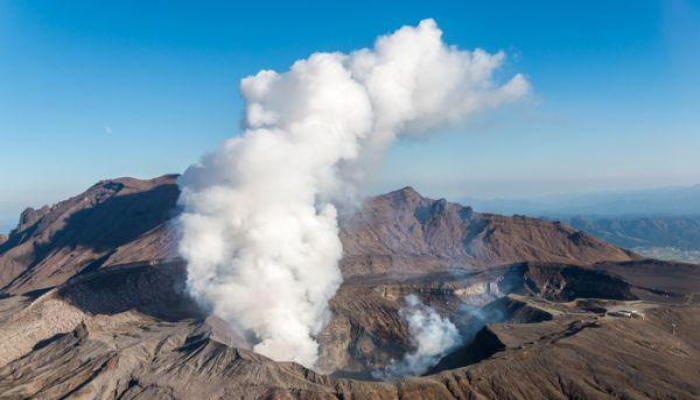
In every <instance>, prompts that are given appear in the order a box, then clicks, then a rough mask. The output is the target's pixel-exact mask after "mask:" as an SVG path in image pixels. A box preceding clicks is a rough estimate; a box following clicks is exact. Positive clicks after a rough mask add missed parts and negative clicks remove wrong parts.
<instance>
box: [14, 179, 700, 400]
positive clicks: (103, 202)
mask: <svg viewBox="0 0 700 400" xmlns="http://www.w3.org/2000/svg"><path fill="white" fill-rule="evenodd" d="M176 180H177V176H175V175H165V176H162V177H159V178H155V179H152V180H139V179H133V178H120V179H112V180H105V181H101V182H99V183H97V184H96V185H94V186H92V187H91V188H89V189H88V190H87V191H85V192H84V193H82V194H80V195H77V196H75V197H72V198H70V199H67V200H65V201H62V202H59V203H57V204H55V205H53V206H50V207H49V206H46V207H43V208H40V209H38V210H36V209H31V208H30V209H27V210H25V211H24V212H23V213H22V215H21V216H20V220H19V224H18V225H17V227H16V228H15V229H14V230H13V231H12V232H11V233H10V234H9V235H8V236H7V237H5V238H2V239H1V240H0V287H1V289H0V290H1V293H0V297H1V298H0V339H1V340H0V398H17V399H22V398H47V399H59V398H99V399H137V398H138V399H154V398H159V399H160V398H165V399H190V398H207V399H209V398H211V399H229V398H231V399H259V398H269V399H278V398H279V399H288V398H295V399H297V398H298V399H326V398H327V399H351V398H352V399H399V398H401V399H421V398H425V399H434V398H445V399H482V398H513V399H535V398H640V399H642V398H679V399H685V398H687V399H691V398H698V397H699V396H700V345H698V343H700V332H698V330H697V329H695V327H697V326H698V324H700V295H699V294H698V293H699V292H698V288H700V266H698V265H694V264H686V263H675V262H663V261H658V260H653V259H647V258H644V257H642V256H639V255H637V254H635V253H633V252H631V251H628V250H625V249H623V248H620V247H617V246H614V245H611V244H608V243H606V242H604V241H601V240H599V239H597V238H595V237H593V236H591V235H589V234H586V233H584V232H581V231H577V230H575V229H573V228H571V227H569V226H568V225H566V224H563V223H559V222H550V221H543V220H539V219H534V218H528V217H524V216H513V217H506V216H500V215H494V214H484V213H479V212H477V211H475V210H473V209H472V208H470V207H466V206H462V205H459V204H456V203H451V202H448V201H446V200H444V199H440V200H432V199H428V198H425V197H423V196H421V195H420V194H419V193H418V192H416V191H415V190H414V189H412V188H410V187H407V188H403V189H401V190H397V191H395V192H391V193H388V194H384V195H380V196H377V197H374V198H371V199H368V200H367V201H366V202H365V203H364V205H363V206H362V207H361V208H360V209H359V210H358V211H357V212H354V213H352V214H348V215H343V216H342V217H341V218H340V239H341V241H342V244H343V251H344V253H343V259H342V261H341V263H340V268H341V272H342V274H343V278H344V283H343V284H342V286H341V287H340V289H339V290H338V292H337V293H336V295H335V297H334V298H333V299H332V300H331V302H330V309H331V312H332V316H331V317H330V321H329V322H328V324H327V325H326V327H325V329H324V330H323V331H322V333H321V334H320V335H319V336H318V337H317V341H318V342H319V344H320V357H319V362H318V365H317V366H316V367H315V368H314V370H311V369H308V368H305V367H303V366H301V365H299V364H296V363H292V362H276V361H273V360H271V359H269V358H267V357H265V356H262V355H259V354H257V353H255V352H253V351H252V350H251V349H250V346H249V345H247V343H246V338H243V337H240V335H237V334H236V333H235V332H232V331H231V330H230V329H229V327H228V326H227V324H226V323H225V322H223V321H222V320H219V319H218V318H216V317H215V316H213V315H210V314H209V313H208V312H207V310H205V309H202V308H201V307H200V306H199V305H198V304H197V303H196V302H194V301H193V300H192V299H191V298H190V297H189V295H188V293H187V287H186V277H187V270H186V265H185V262H184V261H183V260H182V259H181V258H180V257H179V256H178V252H177V241H178V235H177V229H176V228H175V224H174V221H175V219H176V217H177V216H178V215H179V213H180V210H179V209H178V196H179V189H178V185H177V183H176ZM409 295H415V296H418V297H419V298H420V299H421V301H422V302H423V303H424V304H426V305H428V306H429V307H432V308H433V309H434V310H436V312H437V313H439V314H440V315H441V316H444V317H445V318H449V319H450V320H451V321H453V322H454V324H455V325H456V328H457V329H458V330H459V332H460V335H461V336H462V338H463V341H462V343H461V345H460V346H458V347H457V348H454V349H451V350H450V353H449V354H446V355H445V356H444V357H442V358H441V359H440V360H439V362H437V363H436V364H435V365H433V366H432V367H431V368H430V370H429V371H428V372H427V373H426V374H425V375H423V376H412V377H403V378H395V379H390V380H386V381H379V380H378V378H377V373H376V372H377V371H382V370H384V369H386V368H387V367H388V366H390V365H391V363H392V362H393V361H394V360H397V359H400V358H401V357H403V356H404V355H405V354H407V353H408V352H411V351H412V350H414V349H415V345H416V344H415V343H414V341H413V340H412V338H411V335H410V330H409V327H408V326H407V323H406V321H405V319H404V318H402V317H401V310H402V307H403V306H404V299H405V298H406V297H407V296H409Z"/></svg>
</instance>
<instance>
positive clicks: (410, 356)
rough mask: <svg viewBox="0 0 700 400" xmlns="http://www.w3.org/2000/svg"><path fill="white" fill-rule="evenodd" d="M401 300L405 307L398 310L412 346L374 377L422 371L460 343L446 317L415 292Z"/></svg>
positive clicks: (458, 334) (433, 364) (456, 333)
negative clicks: (404, 302)
mask: <svg viewBox="0 0 700 400" xmlns="http://www.w3.org/2000/svg"><path fill="white" fill-rule="evenodd" d="M405 301H406V306H407V308H406V309H403V310H401V311H400V312H399V313H400V315H401V317H402V318H403V319H404V320H405V321H406V323H407V324H408V332H409V333H410V334H411V340H412V341H413V344H414V345H415V346H416V349H415V350H414V351H413V352H411V353H407V354H406V355H405V356H404V358H403V359H402V360H401V361H398V362H394V363H392V364H390V365H389V366H388V367H387V368H386V369H384V371H377V372H375V373H374V374H373V375H374V377H375V378H379V379H383V378H393V377H401V376H406V375H413V376H416V375H422V374H424V373H426V372H427V371H428V370H429V369H430V368H431V367H433V366H435V365H436V364H437V363H438V362H439V361H440V360H441V359H442V357H444V356H445V355H447V354H448V353H449V352H450V351H451V350H454V349H455V348H456V347H457V346H459V345H460V344H461V343H462V337H461V335H460V333H459V331H458V330H457V327H455V325H454V324H453V323H452V322H451V321H450V320H449V318H443V317H441V316H440V314H438V313H437V312H436V311H435V309H433V308H432V307H429V306H427V305H425V304H423V303H422V302H421V301H420V299H419V298H418V296H416V295H409V296H406V299H405Z"/></svg>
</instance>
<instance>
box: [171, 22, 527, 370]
mask: <svg viewBox="0 0 700 400" xmlns="http://www.w3.org/2000/svg"><path fill="white" fill-rule="evenodd" d="M441 35H442V32H441V31H440V30H439V29H438V27H437V25H436V24H435V22H434V21H433V20H424V21H422V22H421V23H420V24H419V25H418V26H417V27H403V28H401V29H399V30H398V31H396V32H395V33H393V34H391V35H388V36H382V37H380V38H379V39H378V40H377V42H376V43H375V47H374V49H371V50H370V49H363V50H359V51H356V52H353V53H350V54H342V53H316V54H313V55H311V56H310V57H309V58H308V59H305V60H299V61H297V62H295V63H294V65H293V66H292V67H291V69H290V70H289V71H288V72H285V73H277V72H274V71H261V72H259V73H258V74H257V75H255V76H251V77H248V78H245V79H243V81H242V82H241V93H242V95H243V97H244V99H245V101H246V114H245V119H244V129H245V131H244V132H243V134H242V135H241V136H239V137H235V138H231V139H229V140H227V141H226V142H224V143H223V144H222V145H221V147H220V148H219V149H218V150H217V151H216V152H215V153H213V154H209V155H206V156H204V157H203V158H202V160H201V161H200V163H199V164H197V165H194V166H192V167H190V168H189V169H188V170H187V171H186V172H185V174H184V175H183V176H182V178H181V179H180V186H181V189H182V195H181V204H182V205H183V206H184V213H183V215H182V218H181V227H182V239H181V243H180V252H181V254H182V256H183V257H184V258H185V259H186V260H187V262H188V285H189V290H190V293H191V294H192V295H193V296H194V297H195V298H196V299H197V300H198V301H200V302H201V303H202V304H204V305H206V306H208V307H210V308H211V310H212V312H213V313H214V314H215V315H217V316H219V317H221V318H222V319H224V320H226V321H228V322H229V323H230V324H231V325H232V327H234V328H236V329H238V330H239V331H240V332H244V333H245V334H246V335H247V337H248V338H249V339H250V340H251V342H252V344H253V346H254V350H255V351H257V352H260V353H262V354H264V355H267V356H269V357H272V358H274V359H276V360H293V361H297V362H300V363H302V364H304V365H306V366H309V367H311V366H313V365H314V363H315V361H316V359H317V353H318V345H317V343H316V341H315V336H316V335H318V334H319V332H320V331H321V329H322V328H323V327H324V324H325V323H326V321H327V319H328V300H329V299H330V298H331V297H332V296H333V295H334V293H335V291H336V290H337V288H338V286H339V284H340V283H341V275H340V271H339V269H338V261H339V260H340V258H341V256H342V247H341V243H340V241H339V239H338V227H337V218H336V210H337V208H336V207H337V206H338V205H341V204H344V203H346V202H351V201H354V200H356V199H357V198H358V193H359V189H360V185H361V183H362V182H363V180H364V177H365V176H366V174H367V170H366V168H367V166H368V165H372V164H373V163H372V162H371V161H372V160H376V158H377V157H378V156H380V155H381V153H382V150H383V149H384V148H385V147H386V146H387V145H389V144H390V143H391V142H392V140H393V139H394V138H396V137H397V136H398V135H400V134H402V133H418V132H421V131H425V130H426V129H428V128H431V127H434V126H436V125H438V124H444V123H448V122H454V121H459V120H461V119H463V118H465V117H467V116H469V115H471V114H473V113H476V112H479V111H481V110H483V109H487V108H492V107H496V106H498V105H501V104H503V103H507V102H511V101H514V100H517V99H519V98H521V97H523V96H524V95H526V94H527V92H528V90H529V85H528V82H527V81H526V79H525V78H524V77H522V76H521V75H516V76H515V77H513V78H512V79H511V80H509V81H508V82H507V83H505V84H503V85H501V86H499V85H497V84H495V83H494V82H493V80H492V74H493V72H494V70H495V69H497V68H498V67H499V65H500V64H501V63H502V62H503V59H504V56H503V54H502V53H497V54H488V53H486V52H484V51H482V50H475V51H460V50H458V49H456V48H454V47H449V46H447V45H445V44H444V43H443V42H442V40H441Z"/></svg>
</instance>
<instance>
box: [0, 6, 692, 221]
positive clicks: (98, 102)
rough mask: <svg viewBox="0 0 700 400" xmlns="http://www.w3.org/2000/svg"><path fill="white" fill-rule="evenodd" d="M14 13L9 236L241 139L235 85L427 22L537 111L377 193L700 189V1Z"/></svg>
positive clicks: (5, 52)
mask: <svg viewBox="0 0 700 400" xmlns="http://www.w3.org/2000/svg"><path fill="white" fill-rule="evenodd" d="M202 3H205V2H195V1H189V2H184V1H14V0H4V1H0V183H1V184H2V195H1V196H0V231H1V230H3V228H5V229H7V226H8V225H9V224H14V223H15V222H16V219H17V216H18V213H19V212H20V211H21V210H22V209H23V208H24V207H25V206H40V205H42V204H45V203H52V202H55V201H58V200H61V199H63V198H65V197H67V196H70V195H73V194H76V193H79V192H80V191H82V190H84V189H85V188H86V187H88V186H90V185H91V184H93V183H94V182H96V181H98V180H100V179H104V178H109V177H118V176H136V177H142V178H147V177H153V176H157V175H161V174H163V173H169V172H182V171H183V170H184V169H185V168H186V167H187V166H188V165H189V164H191V163H193V162H195V161H196V160H197V159H198V158H199V157H200V155H201V154H202V153H204V152H206V151H210V150H213V149H214V148H215V147H216V146H217V144H218V143H220V142H221V141H222V140H223V139H224V138H226V137H229V136H233V135H236V134H237V133H238V132H239V118H240V115H241V106H242V104H241V100H240V98H239V96H238V81H239V80H240V79H241V78H242V77H244V76H246V75H249V74H253V73H255V72H257V71H258V70H260V69H263V68H266V69H276V70H285V69H286V68H287V67H288V66H289V65H290V64H291V63H292V62H293V61H294V60H296V59H299V58H303V57H306V56H308V55H309V54H310V53H312V52H315V51H335V50H339V51H351V50H354V49H357V48H361V47H368V46H371V45H372V43H373V40H374V38H375V37H376V36H377V35H379V34H383V33H388V32H390V31H392V30H395V29H396V28H398V27H400V26H402V25H406V24H416V23H418V21H420V20H421V19H423V18H428V17H430V18H434V19H435V20H436V21H437V23H438V24H439V25H440V27H441V28H442V29H443V31H444V36H445V40H446V41H447V42H448V43H451V44H454V45H456V46H458V47H460V48H469V49H471V48H475V47H480V48H483V49H485V50H488V51H490V52H495V51H498V50H504V51H505V52H506V53H507V54H508V57H509V58H508V62H507V65H506V67H505V68H504V71H503V73H504V75H507V74H510V75H512V74H513V73H515V72H522V73H524V74H525V75H526V76H527V77H528V78H529V80H530V81H531V83H532V85H533V89H534V96H533V98H532V99H531V100H530V101H529V102H527V103H526V104H522V105H520V106H518V107H511V108H509V109H506V110H501V111H499V112H497V113H492V114H489V115H483V116H481V117H479V118H478V119H476V120H474V121H471V123H469V124H468V125H466V126H462V127H456V128H452V129H449V131H445V132H440V133H438V134H437V135H434V136H432V137H431V138H429V139H420V140H415V139H413V140H407V141H404V142H401V143H398V144H396V145H395V146H394V147H393V148H392V149H391V150H390V152H389V154H388V156H387V159H386V163H385V167H384V169H383V170H382V171H381V172H379V171H378V176H377V178H376V183H375V184H374V186H373V190H374V191H383V190H390V189H393V188H396V187H400V186H405V185H413V186H415V187H417V188H418V189H419V190H421V191H423V192H425V193H427V194H429V195H432V196H435V197H441V196H448V197H453V198H457V197H493V196H497V197H513V196H518V197H520V196H532V195H537V194H547V193H569V192H585V191H596V190H606V189H627V188H640V187H653V186H665V185H684V184H692V183H700V156H698V154H699V153H700V151H699V150H700V116H699V115H700V114H699V113H698V111H700V101H699V100H700V75H699V74H698V72H697V71H699V70H700V51H699V50H700V2H697V1H643V0H634V1H581V2H578V1H530V2H522V1H490V2H481V1H480V2H477V1H473V2H472V1H460V2H457V1H445V2H441V1H430V2H425V1H401V2H398V1H397V2H376V1H374V2H371V1H370V2H362V1H353V2H328V1H319V2H307V1H300V2H289V1H284V2H282V1H280V2H274V1H268V2H265V4H264V5H262V6H260V5H257V4H256V3H259V2H241V3H236V2H221V3H218V2H206V4H202Z"/></svg>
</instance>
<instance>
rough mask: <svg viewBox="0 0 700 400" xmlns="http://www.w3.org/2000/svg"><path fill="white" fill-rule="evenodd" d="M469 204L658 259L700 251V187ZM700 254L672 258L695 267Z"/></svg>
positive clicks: (475, 201) (484, 201) (474, 200)
mask: <svg viewBox="0 0 700 400" xmlns="http://www.w3.org/2000/svg"><path fill="white" fill-rule="evenodd" d="M463 202H464V203H465V204H469V205H470V206H472V207H474V208H475V209H476V210H479V211H481V212H490V213H498V214H505V215H529V216H533V217H540V218H544V219H549V220H559V221H562V222H566V223H568V224H569V225H571V226H573V227H574V228H576V229H580V230H582V231H585V232H587V233H589V234H592V235H593V236H596V237H597V238H599V239H602V240H605V241H607V242H610V243H613V244H615V245H618V246H621V247H624V248H630V249H635V250H636V251H641V252H642V253H645V251H644V250H645V249H646V250H652V251H653V252H654V254H656V252H658V251H659V250H660V249H677V250H680V251H693V252H696V251H698V250H700V185H695V186H689V187H668V188H658V189H647V190H635V191H624V192H622V191H620V192H601V193H591V194H582V195H559V196H546V197H544V196H543V197H539V198H534V199H491V200H484V199H475V198H467V199H464V200H463ZM662 253H665V251H662ZM694 254H695V253H694ZM694 254H693V257H692V258H688V257H679V256H678V254H676V252H674V253H673V255H672V256H671V258H674V259H683V260H686V261H694V260H695V255H694ZM657 256H658V255H657Z"/></svg>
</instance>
